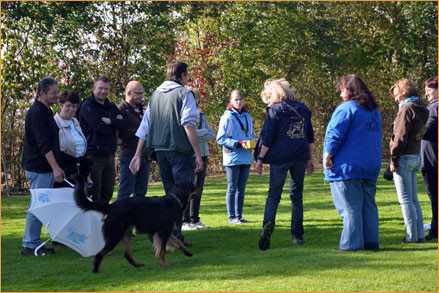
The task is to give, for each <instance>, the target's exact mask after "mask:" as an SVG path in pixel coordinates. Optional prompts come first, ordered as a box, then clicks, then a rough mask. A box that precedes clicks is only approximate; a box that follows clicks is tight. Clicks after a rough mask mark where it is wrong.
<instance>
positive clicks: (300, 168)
mask: <svg viewBox="0 0 439 293" xmlns="http://www.w3.org/2000/svg"><path fill="white" fill-rule="evenodd" d="M307 164H308V161H307V160H302V161H293V162H288V163H284V164H271V165H270V188H269V190H268V198H267V201H266V203H265V212H264V221H263V226H265V224H266V223H268V222H272V223H273V224H275V220H276V212H277V207H278V206H279V202H280V199H281V195H282V190H283V187H284V184H285V179H286V176H287V173H288V171H290V199H291V234H292V237H293V238H298V239H303V233H304V231H303V200H302V199H303V180H304V178H305V170H306V166H307Z"/></svg>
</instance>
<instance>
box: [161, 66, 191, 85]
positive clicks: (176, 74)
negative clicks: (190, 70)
mask: <svg viewBox="0 0 439 293" xmlns="http://www.w3.org/2000/svg"><path fill="white" fill-rule="evenodd" d="M183 73H186V74H187V64H186V63H184V62H171V63H169V64H168V71H167V72H166V80H170V81H175V82H178V83H180V81H181V78H182V75H183Z"/></svg>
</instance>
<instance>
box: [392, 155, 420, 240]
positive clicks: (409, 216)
mask: <svg viewBox="0 0 439 293" xmlns="http://www.w3.org/2000/svg"><path fill="white" fill-rule="evenodd" d="M420 168H421V156H420V155H419V154H414V155H402V156H401V158H400V159H399V163H398V169H397V171H396V172H394V173H393V181H394V182H395V187H396V193H397V194H398V200H399V204H400V205H401V208H402V215H403V217H404V223H405V228H406V231H407V238H406V240H407V241H410V242H416V241H418V240H419V239H424V222H423V220H422V211H421V205H420V204H419V201H418V189H417V186H416V185H417V180H416V173H417V172H418V171H419V169H420Z"/></svg>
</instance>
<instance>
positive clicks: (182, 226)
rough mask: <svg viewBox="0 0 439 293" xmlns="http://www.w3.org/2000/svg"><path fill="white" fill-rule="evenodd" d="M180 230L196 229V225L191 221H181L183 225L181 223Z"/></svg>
mask: <svg viewBox="0 0 439 293" xmlns="http://www.w3.org/2000/svg"><path fill="white" fill-rule="evenodd" d="M181 230H182V231H193V230H197V227H196V226H195V225H194V224H191V223H183V225H181Z"/></svg>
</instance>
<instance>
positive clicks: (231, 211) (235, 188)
mask: <svg viewBox="0 0 439 293" xmlns="http://www.w3.org/2000/svg"><path fill="white" fill-rule="evenodd" d="M225 168H226V174H227V194H226V204H227V213H228V215H229V220H232V219H235V218H237V219H241V218H242V209H243V206H244V196H245V186H246V185H247V179H248V175H249V174H250V165H237V166H226V167H225Z"/></svg>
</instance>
